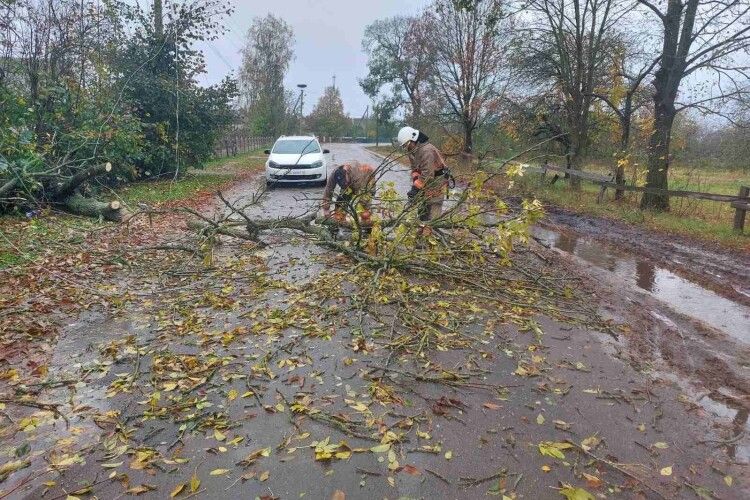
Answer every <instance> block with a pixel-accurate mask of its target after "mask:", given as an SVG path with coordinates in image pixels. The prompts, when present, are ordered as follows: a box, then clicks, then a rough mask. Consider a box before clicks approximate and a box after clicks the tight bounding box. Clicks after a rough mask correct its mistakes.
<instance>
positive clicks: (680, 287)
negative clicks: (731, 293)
mask: <svg viewBox="0 0 750 500" xmlns="http://www.w3.org/2000/svg"><path fill="white" fill-rule="evenodd" d="M533 233H534V236H536V237H537V238H539V239H540V240H541V241H543V242H544V243H545V244H547V245H549V246H551V247H554V248H558V249H560V250H562V251H564V252H566V253H569V254H572V255H575V256H576V257H579V258H581V259H583V260H585V261H586V262H590V263H591V264H594V265H595V266H597V267H600V268H602V269H606V270H607V271H610V272H612V273H614V274H616V275H617V276H618V277H620V278H622V279H623V280H625V281H626V282H629V283H631V284H634V285H636V286H638V287H639V288H642V289H644V290H647V291H649V292H651V293H652V294H653V295H654V296H655V297H656V298H658V299H659V300H662V301H664V302H666V303H667V304H669V305H670V307H672V308H673V309H674V310H675V311H678V312H680V313H682V314H685V315H687V316H690V317H692V318H696V319H699V320H701V321H703V322H704V323H706V324H708V325H711V326H712V327H714V328H716V329H718V330H721V331H723V332H724V333H726V334H727V335H729V336H731V337H733V338H735V339H739V340H742V341H745V342H750V308H748V307H745V306H743V305H741V304H737V303H735V302H732V301H731V300H729V299H726V298H724V297H721V296H720V295H718V294H716V293H714V292H712V291H711V290H707V289H705V288H703V287H702V286H700V285H698V284H696V283H693V282H692V281H689V280H686V279H684V278H682V277H680V276H677V275H676V274H674V273H673V272H671V271H668V270H666V269H664V268H661V267H657V266H655V265H653V264H652V263H651V262H649V261H648V260H646V259H640V258H638V257H637V256H635V255H633V254H630V253H628V252H625V251H622V250H619V249H616V248H613V247H610V246H608V245H605V244H603V243H600V242H597V241H594V240H589V239H586V238H581V237H578V236H575V235H571V234H565V233H558V232H557V231H552V230H550V229H546V228H541V227H534V229H533Z"/></svg>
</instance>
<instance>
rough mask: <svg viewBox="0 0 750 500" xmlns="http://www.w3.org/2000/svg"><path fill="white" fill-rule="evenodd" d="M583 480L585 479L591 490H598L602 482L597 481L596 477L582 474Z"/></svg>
mask: <svg viewBox="0 0 750 500" xmlns="http://www.w3.org/2000/svg"><path fill="white" fill-rule="evenodd" d="M583 477H584V479H586V484H588V485H589V486H590V487H592V488H599V487H601V485H602V483H603V481H602V480H601V479H599V478H598V477H596V476H594V475H592V474H586V473H585V472H584V473H583Z"/></svg>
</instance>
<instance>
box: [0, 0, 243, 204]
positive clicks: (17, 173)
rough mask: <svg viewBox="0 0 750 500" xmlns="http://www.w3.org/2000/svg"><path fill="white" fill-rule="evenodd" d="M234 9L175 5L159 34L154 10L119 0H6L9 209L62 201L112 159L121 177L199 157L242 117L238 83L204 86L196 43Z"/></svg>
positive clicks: (212, 0) (0, 65) (174, 168)
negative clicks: (86, 174)
mask: <svg viewBox="0 0 750 500" xmlns="http://www.w3.org/2000/svg"><path fill="white" fill-rule="evenodd" d="M230 12H231V8H230V7H229V6H228V5H227V4H224V3H223V2H221V1H219V0H191V1H189V2H184V3H179V4H178V3H172V4H170V8H169V9H168V10H167V11H166V13H165V19H164V23H163V25H164V28H163V30H162V32H161V34H158V33H157V32H156V30H155V29H154V19H153V16H152V15H151V14H150V13H148V12H146V11H144V10H142V9H141V8H139V7H138V6H131V5H128V4H124V3H119V2H97V1H94V0H84V1H83V2H80V1H78V2H73V1H69V0H45V1H41V0H20V1H18V2H13V3H10V4H7V3H6V4H4V5H3V10H2V11H1V13H0V19H2V20H3V21H2V29H3V31H2V42H3V43H2V44H0V46H1V47H2V53H1V54H0V69H1V71H0V101H1V102H2V106H3V118H2V119H3V122H4V123H3V125H5V126H7V127H8V130H7V131H6V130H5V126H4V127H3V128H4V131H3V133H2V139H0V140H2V151H1V154H2V157H1V159H0V165H2V167H0V185H2V186H6V187H7V189H4V190H3V191H2V192H0V201H3V202H4V204H3V207H5V208H10V207H13V206H19V205H34V204H37V203H39V202H43V201H53V202H59V201H60V200H56V199H55V196H56V192H57V186H59V185H61V184H62V183H64V182H66V181H67V180H69V179H74V178H76V174H78V173H80V172H82V171H84V170H86V169H89V168H90V167H92V166H95V165H98V164H103V163H105V162H111V163H112V164H113V165H114V167H115V168H114V169H113V171H112V172H111V174H110V176H111V177H110V181H116V180H118V179H119V180H126V179H134V178H138V177H142V176H145V177H148V176H158V175H167V174H168V175H175V174H177V173H179V172H181V171H184V170H185V169H186V168H189V167H200V166H201V164H202V163H203V162H204V161H205V160H206V159H208V158H209V157H210V155H211V154H212V151H213V145H214V141H215V139H216V137H217V135H218V134H219V133H220V131H221V130H222V129H223V128H224V127H226V126H227V125H228V124H229V123H230V121H231V118H232V111H231V107H230V103H231V100H232V99H233V98H234V96H235V93H236V85H235V83H234V82H233V81H231V80H226V81H224V82H222V83H221V84H219V85H215V86H212V87H201V86H199V85H198V83H197V80H196V77H197V76H198V75H199V74H200V73H202V72H203V71H204V67H205V63H204V61H203V56H202V54H201V53H200V52H199V51H196V50H195V48H194V45H195V43H196V42H198V41H203V40H213V39H215V38H216V37H217V36H218V35H219V34H220V33H221V32H222V27H221V25H220V18H221V17H222V16H225V15H227V14H228V13H230ZM80 187H81V188H82V189H83V188H84V186H83V185H82V186H80ZM93 187H95V184H91V183H89V186H88V188H86V189H91V188H93Z"/></svg>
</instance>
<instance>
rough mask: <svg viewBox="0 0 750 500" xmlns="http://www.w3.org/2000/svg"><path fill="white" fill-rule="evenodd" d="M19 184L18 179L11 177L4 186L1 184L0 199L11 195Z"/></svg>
mask: <svg viewBox="0 0 750 500" xmlns="http://www.w3.org/2000/svg"><path fill="white" fill-rule="evenodd" d="M17 185H18V179H11V180H9V181H8V182H6V183H5V184H3V185H2V186H0V199H3V198H5V196H7V195H9V194H10V193H11V192H12V191H13V190H14V189H15V188H16V186H17Z"/></svg>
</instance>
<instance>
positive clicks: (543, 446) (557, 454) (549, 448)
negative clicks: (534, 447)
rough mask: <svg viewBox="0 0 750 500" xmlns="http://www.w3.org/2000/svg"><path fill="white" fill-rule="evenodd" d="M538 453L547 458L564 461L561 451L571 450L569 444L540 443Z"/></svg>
mask: <svg viewBox="0 0 750 500" xmlns="http://www.w3.org/2000/svg"><path fill="white" fill-rule="evenodd" d="M538 446H539V453H541V454H542V455H544V456H547V457H553V458H559V459H561V460H565V454H564V453H563V452H562V450H567V449H569V448H572V447H573V445H572V444H570V443H556V442H553V441H542V442H541V443H539V445H538Z"/></svg>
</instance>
